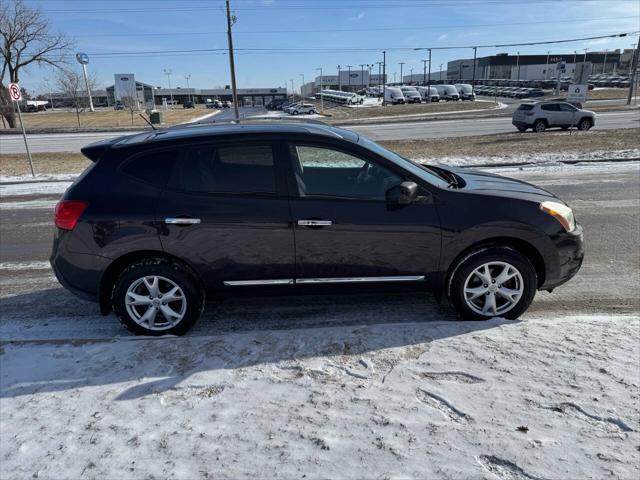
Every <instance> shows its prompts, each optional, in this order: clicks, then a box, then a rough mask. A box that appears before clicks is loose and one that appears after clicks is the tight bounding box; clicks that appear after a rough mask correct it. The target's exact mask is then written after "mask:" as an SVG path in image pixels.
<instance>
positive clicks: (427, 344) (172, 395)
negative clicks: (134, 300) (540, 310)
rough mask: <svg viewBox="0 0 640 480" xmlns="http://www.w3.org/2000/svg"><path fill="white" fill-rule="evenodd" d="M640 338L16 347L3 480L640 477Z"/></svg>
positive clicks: (546, 328) (614, 334) (590, 320)
mask: <svg viewBox="0 0 640 480" xmlns="http://www.w3.org/2000/svg"><path fill="white" fill-rule="evenodd" d="M292 321H293V322H295V320H292ZM639 337H640V319H638V317H637V316H623V315H599V316H571V315H562V316H561V317H534V318H529V319H527V320H525V321H521V322H513V321H503V320H499V319H497V320H492V321H488V322H442V321H433V322H417V323H413V322H409V323H393V324H382V323H376V324H363V325H357V326H354V325H349V326H334V327H326V328H298V329H293V330H252V331H248V332H245V333H227V334H225V335H220V336H206V337H193V336H187V337H183V338H160V339H135V340H124V339H120V340H111V341H105V342H92V341H86V342H81V341H77V342H73V343H61V342H25V343H22V342H15V343H4V344H0V363H1V364H2V369H1V370H0V407H1V410H2V416H1V417H0V426H1V431H2V436H3V441H2V442H0V457H1V458H2V459H3V460H2V462H0V477H1V478H27V477H29V478H31V477H34V478H35V477H38V478H63V477H64V478H79V477H81V476H86V477H89V478H134V477H135V478H140V477H145V478H152V477H154V478H185V479H194V478H209V477H213V478H256V475H257V476H259V477H261V478H273V477H276V476H277V477H279V478H302V477H303V476H306V478H332V477H333V478H337V477H340V478H358V479H360V478H442V479H460V478H488V477H491V478H498V479H519V480H521V479H527V478H571V479H577V478H605V477H607V478H622V479H627V478H629V479H630V478H638V475H639V474H640V467H639V465H640V452H639V451H638V448H637V446H638V444H640V434H639V433H638V432H639V431H640V412H639V410H638V402H639V397H638V395H639V388H640V378H639V377H640V373H639V371H638V363H637V362H638V357H639V355H640V338H639ZM491 473H492V474H493V475H495V476H491V475H490V474H491Z"/></svg>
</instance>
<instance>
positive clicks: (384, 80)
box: [380, 50, 387, 105]
mask: <svg viewBox="0 0 640 480" xmlns="http://www.w3.org/2000/svg"><path fill="white" fill-rule="evenodd" d="M380 80H381V81H382V105H384V104H385V98H384V94H385V93H386V90H387V51H386V50H383V51H382V78H381V79H380Z"/></svg>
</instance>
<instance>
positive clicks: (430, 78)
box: [402, 70, 447, 85]
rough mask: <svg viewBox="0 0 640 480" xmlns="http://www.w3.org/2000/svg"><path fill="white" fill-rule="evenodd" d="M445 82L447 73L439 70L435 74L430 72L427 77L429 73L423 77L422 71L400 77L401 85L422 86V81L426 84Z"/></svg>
mask: <svg viewBox="0 0 640 480" xmlns="http://www.w3.org/2000/svg"><path fill="white" fill-rule="evenodd" d="M446 80H447V71H446V70H439V71H437V72H431V75H429V72H427V74H426V75H425V74H424V72H423V71H421V72H420V73H412V74H410V75H403V76H402V83H404V84H405V85H406V84H420V85H422V83H423V82H424V81H426V82H431V83H438V82H440V81H442V82H444V81H446Z"/></svg>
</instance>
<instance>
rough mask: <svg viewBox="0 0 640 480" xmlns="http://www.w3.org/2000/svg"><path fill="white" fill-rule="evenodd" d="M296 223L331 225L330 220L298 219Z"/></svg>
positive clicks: (305, 225) (320, 225)
mask: <svg viewBox="0 0 640 480" xmlns="http://www.w3.org/2000/svg"><path fill="white" fill-rule="evenodd" d="M298 225H300V226H302V227H328V226H329V225H333V222H332V221H331V220H298Z"/></svg>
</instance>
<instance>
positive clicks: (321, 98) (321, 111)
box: [316, 67, 324, 115]
mask: <svg viewBox="0 0 640 480" xmlns="http://www.w3.org/2000/svg"><path fill="white" fill-rule="evenodd" d="M316 70H320V89H319V90H318V93H319V94H320V113H321V114H322V115H324V96H323V95H322V81H323V80H324V79H323V78H322V67H319V68H316Z"/></svg>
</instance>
